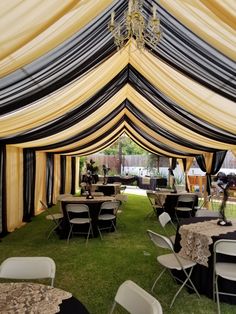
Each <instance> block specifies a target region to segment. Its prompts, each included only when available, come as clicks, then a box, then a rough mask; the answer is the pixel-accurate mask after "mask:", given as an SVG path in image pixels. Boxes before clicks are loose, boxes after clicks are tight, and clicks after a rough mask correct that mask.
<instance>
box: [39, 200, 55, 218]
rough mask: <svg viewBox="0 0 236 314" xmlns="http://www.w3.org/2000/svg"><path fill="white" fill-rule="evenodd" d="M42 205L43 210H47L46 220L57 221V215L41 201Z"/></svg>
mask: <svg viewBox="0 0 236 314" xmlns="http://www.w3.org/2000/svg"><path fill="white" fill-rule="evenodd" d="M40 203H41V205H42V207H43V209H44V210H45V212H46V213H47V216H46V219H50V220H54V221H56V218H55V214H54V213H52V211H51V210H50V209H49V208H48V207H47V205H46V204H45V203H44V202H43V201H40Z"/></svg>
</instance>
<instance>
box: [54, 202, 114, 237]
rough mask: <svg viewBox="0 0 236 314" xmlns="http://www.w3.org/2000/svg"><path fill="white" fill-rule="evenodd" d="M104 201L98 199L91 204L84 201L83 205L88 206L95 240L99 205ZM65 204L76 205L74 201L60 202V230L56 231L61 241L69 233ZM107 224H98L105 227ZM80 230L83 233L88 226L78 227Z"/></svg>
mask: <svg viewBox="0 0 236 314" xmlns="http://www.w3.org/2000/svg"><path fill="white" fill-rule="evenodd" d="M101 199H102V198H101ZM103 202H104V201H101V200H99V198H98V199H96V200H95V201H94V202H92V203H86V201H84V203H85V204H86V205H88V207H89V213H90V217H91V219H92V228H93V236H94V237H95V238H96V237H98V236H99V232H98V227H97V225H98V214H99V211H100V207H101V204H102V203H103ZM67 204H76V200H75V201H63V200H62V201H61V207H62V211H63V216H64V218H63V221H62V223H61V225H60V230H58V234H59V236H60V238H61V239H66V238H67V236H68V233H69V229H70V224H69V220H68V216H67V212H66V205H67ZM108 223H109V222H107V221H104V222H99V225H102V226H104V225H107V224H108ZM113 223H114V224H116V219H115V220H114V221H113ZM76 227H77V226H75V228H74V230H76ZM79 228H80V230H81V231H83V230H85V231H86V230H87V229H84V228H88V226H86V225H80V226H79ZM110 231H111V232H113V231H114V229H113V228H111V229H110Z"/></svg>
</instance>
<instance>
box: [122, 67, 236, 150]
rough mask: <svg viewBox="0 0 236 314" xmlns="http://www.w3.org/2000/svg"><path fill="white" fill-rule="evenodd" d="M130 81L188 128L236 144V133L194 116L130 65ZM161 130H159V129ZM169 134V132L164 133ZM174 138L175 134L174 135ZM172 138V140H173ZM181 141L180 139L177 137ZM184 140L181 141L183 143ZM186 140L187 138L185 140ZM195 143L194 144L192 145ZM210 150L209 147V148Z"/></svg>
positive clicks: (144, 95)
mask: <svg viewBox="0 0 236 314" xmlns="http://www.w3.org/2000/svg"><path fill="white" fill-rule="evenodd" d="M128 82H129V83H130V85H131V86H133V87H134V89H135V90H137V91H138V92H139V93H140V94H141V95H142V96H143V97H144V98H146V99H147V100H148V101H150V102H151V103H152V104H153V105H154V106H155V107H156V108H157V109H158V110H160V111H161V112H163V113H164V114H165V115H167V116H168V117H170V118H171V119H173V120H174V121H177V122H178V123H180V124H181V125H183V126H185V127H187V128H188V129H190V130H192V131H194V132H197V133H198V134H201V135H203V136H207V137H209V138H211V139H213V140H216V141H221V142H224V143H231V144H236V135H235V134H233V133H230V132H226V131H224V130H222V129H221V128H219V127H217V126H215V125H212V124H210V123H209V122H206V121H204V120H203V119H201V118H199V117H197V116H194V115H193V114H191V113H189V112H188V111H186V110H184V109H183V108H182V107H181V104H177V103H175V102H173V101H172V100H171V99H170V98H168V97H167V96H166V95H164V94H163V93H161V92H160V91H159V90H158V89H156V88H155V87H154V86H153V85H152V84H151V83H150V82H149V81H148V80H147V79H146V78H145V77H144V76H142V75H141V74H140V73H139V72H138V71H137V70H136V69H135V68H133V67H132V66H131V65H129V72H128ZM158 131H159V130H158ZM163 135H164V136H167V135H168V134H163ZM172 138H174V137H173V135H172ZM172 138H171V140H172ZM176 140H177V141H178V142H179V139H176ZM182 142H183V140H182V141H181V142H179V143H182ZM184 142H186V140H185V141H184ZM193 146H194V145H193V144H192V147H193ZM195 147H196V146H195ZM208 151H209V148H208Z"/></svg>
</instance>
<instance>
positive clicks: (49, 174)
mask: <svg viewBox="0 0 236 314" xmlns="http://www.w3.org/2000/svg"><path fill="white" fill-rule="evenodd" d="M46 156H47V161H46V181H47V182H46V199H47V205H48V207H51V206H52V205H53V183H54V154H52V153H47V155H46Z"/></svg>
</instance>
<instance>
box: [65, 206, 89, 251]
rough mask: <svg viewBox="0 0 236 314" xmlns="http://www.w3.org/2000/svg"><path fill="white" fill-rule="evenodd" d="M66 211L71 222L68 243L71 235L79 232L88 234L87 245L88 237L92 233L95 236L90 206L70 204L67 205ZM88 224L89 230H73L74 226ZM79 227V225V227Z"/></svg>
mask: <svg viewBox="0 0 236 314" xmlns="http://www.w3.org/2000/svg"><path fill="white" fill-rule="evenodd" d="M66 212H67V215H68V220H69V223H70V231H69V233H68V237H67V243H69V240H70V236H71V235H73V234H75V233H77V234H86V235H87V237H86V246H87V244H88V238H89V236H90V234H91V235H92V236H93V229H92V219H91V218H90V212H89V207H88V205H86V204H68V205H66ZM76 225H77V226H79V225H88V231H87V232H85V231H80V230H78V231H73V228H74V226H76ZM78 228H79V227H78Z"/></svg>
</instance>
